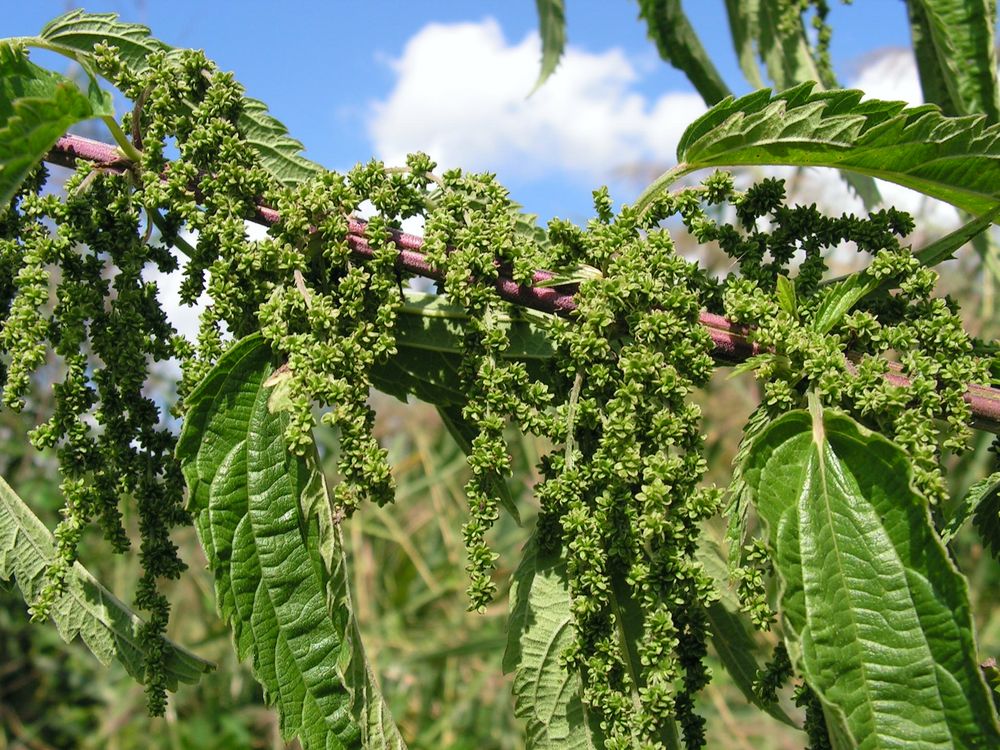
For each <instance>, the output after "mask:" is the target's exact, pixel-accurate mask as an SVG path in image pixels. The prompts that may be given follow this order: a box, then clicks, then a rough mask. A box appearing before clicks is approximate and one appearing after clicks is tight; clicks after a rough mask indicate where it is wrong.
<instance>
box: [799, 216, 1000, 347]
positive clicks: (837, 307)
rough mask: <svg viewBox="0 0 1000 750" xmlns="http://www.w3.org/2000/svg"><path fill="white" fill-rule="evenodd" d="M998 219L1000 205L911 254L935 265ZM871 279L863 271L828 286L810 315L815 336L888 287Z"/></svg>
mask: <svg viewBox="0 0 1000 750" xmlns="http://www.w3.org/2000/svg"><path fill="white" fill-rule="evenodd" d="M997 216H1000V205H998V206H997V207H996V208H994V209H993V210H992V211H989V212H988V213H986V214H984V215H983V216H981V217H979V218H978V219H973V220H972V221H969V222H966V223H965V224H963V225H962V226H960V227H959V228H958V229H956V230H955V231H954V232H951V233H950V234H947V235H945V236H944V237H942V238H940V239H938V240H935V241H934V242H932V243H930V244H929V245H926V246H924V247H922V248H920V250H918V251H917V252H916V253H914V254H913V257H915V258H916V259H917V260H918V261H919V262H920V263H921V264H922V265H924V266H929V267H932V266H936V265H937V264H938V263H941V262H943V261H946V260H949V259H950V258H952V257H953V256H954V253H955V251H956V250H958V249H959V248H960V247H962V245H964V244H965V243H967V242H969V241H970V240H972V239H973V238H974V237H976V236H978V235H979V234H980V233H981V232H982V231H983V230H985V229H988V228H989V226H990V225H991V224H992V223H993V222H994V221H995V220H996V218H997ZM887 285H888V284H887V283H886V282H884V281H880V280H879V279H876V278H875V277H873V276H871V275H870V274H869V273H868V272H867V271H866V270H861V271H858V272H856V273H852V274H849V275H848V276H845V277H843V278H841V279H837V280H836V281H833V282H831V283H830V287H829V289H828V290H826V292H825V296H824V297H823V300H822V301H821V302H820V303H819V306H818V307H817V308H816V312H815V313H814V314H813V320H812V324H811V326H810V327H811V328H812V330H814V331H816V332H817V333H827V332H828V331H830V330H832V329H833V328H834V327H835V326H837V325H839V324H840V321H841V320H843V318H844V316H845V315H846V314H847V313H848V312H850V311H851V309H853V307H854V306H855V305H856V304H858V302H860V301H861V300H862V299H864V298H865V297H867V296H868V295H869V294H872V293H873V292H875V291H877V290H878V289H880V288H882V287H885V286H887Z"/></svg>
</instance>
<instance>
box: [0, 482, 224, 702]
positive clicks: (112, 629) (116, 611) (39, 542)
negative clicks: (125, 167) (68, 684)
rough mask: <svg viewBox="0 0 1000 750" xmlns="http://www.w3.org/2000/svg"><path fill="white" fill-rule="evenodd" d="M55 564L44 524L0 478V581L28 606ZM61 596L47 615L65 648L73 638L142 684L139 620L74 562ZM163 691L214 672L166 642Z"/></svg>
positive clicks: (174, 688)
mask: <svg viewBox="0 0 1000 750" xmlns="http://www.w3.org/2000/svg"><path fill="white" fill-rule="evenodd" d="M55 559H56V548H55V541H54V539H53V537H52V534H51V533H50V532H49V530H48V529H47V528H46V527H45V524H43V523H42V522H41V520H39V518H38V517H37V516H36V515H35V514H34V513H32V512H31V508H29V507H28V506H27V504H26V503H25V502H24V501H23V500H22V499H21V498H20V497H18V496H17V494H16V493H15V492H14V490H12V489H11V487H10V485H8V484H7V482H6V481H4V479H3V478H2V477H0V581H10V580H12V579H13V580H14V581H15V582H16V583H17V586H18V588H19V589H20V590H21V594H22V596H23V597H24V600H25V601H26V602H28V603H29V604H30V603H31V602H33V601H34V600H35V599H36V598H37V597H38V595H39V594H40V593H41V591H42V588H43V586H44V585H45V571H46V570H47V569H48V568H49V566H50V565H51V564H52V563H53V562H54V561H55ZM66 584H67V587H66V592H65V593H64V594H63V595H62V596H61V597H60V598H59V599H58V600H57V601H56V602H55V604H54V606H53V607H52V611H51V616H52V619H53V621H54V623H55V625H56V628H57V629H58V630H59V635H60V636H62V638H63V640H64V641H66V642H67V643H68V642H70V641H72V640H73V639H74V638H76V637H77V636H80V638H81V639H82V640H83V642H84V643H85V644H86V645H87V648H89V649H90V651H91V652H92V653H93V654H94V656H96V657H97V659H98V660H99V661H100V662H101V663H102V664H104V665H107V664H110V663H111V662H112V661H117V662H118V663H119V664H121V665H122V666H123V667H124V668H125V671H126V672H128V674H129V675H130V676H131V677H132V678H134V679H135V680H137V681H138V682H142V681H143V677H144V670H145V667H144V665H145V659H146V657H145V655H144V654H143V651H142V647H141V646H140V645H139V636H138V633H139V628H140V627H141V626H142V620H140V619H139V617H138V616H137V615H136V614H135V613H134V612H132V610H130V609H129V608H128V607H127V606H126V605H125V604H124V603H122V602H121V601H120V600H119V599H118V598H117V597H115V595H114V594H112V593H111V592H110V591H108V590H107V589H106V588H104V586H102V585H101V584H100V583H99V582H98V581H97V579H95V578H94V577H93V576H92V575H91V574H90V573H89V572H88V571H87V569H86V568H84V567H83V566H82V565H81V564H80V563H76V564H75V565H74V566H73V567H72V569H71V570H70V572H69V574H68V576H67V578H66ZM161 642H162V644H163V648H164V650H165V652H166V655H167V658H166V677H167V680H168V683H167V687H168V688H169V689H170V690H176V689H177V685H178V683H181V682H185V683H194V682H197V681H198V679H199V678H200V677H201V675H202V674H204V673H206V672H210V671H212V670H213V669H214V668H215V667H214V665H212V664H211V663H210V662H207V661H205V660H204V659H201V658H199V657H198V656H196V655H195V654H193V653H191V652H190V651H188V650H187V649H185V648H183V647H182V646H179V645H177V644H175V643H173V642H172V641H169V640H167V639H166V638H163V639H161Z"/></svg>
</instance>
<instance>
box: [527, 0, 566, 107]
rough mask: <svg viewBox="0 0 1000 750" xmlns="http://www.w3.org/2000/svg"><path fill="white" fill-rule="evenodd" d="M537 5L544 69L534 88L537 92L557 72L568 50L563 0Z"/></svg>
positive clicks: (539, 1) (538, 1) (537, 0)
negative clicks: (565, 51) (560, 61)
mask: <svg viewBox="0 0 1000 750" xmlns="http://www.w3.org/2000/svg"><path fill="white" fill-rule="evenodd" d="M535 5H536V6H537V8H538V32H539V34H540V35H541V37H542V69H541V72H540V73H539V74H538V80H537V81H536V82H535V88H534V91H537V90H538V89H539V88H540V87H541V85H542V84H543V83H545V81H547V80H548V78H549V76H550V75H552V74H553V73H554V72H555V70H556V66H557V65H559V60H560V59H561V58H562V56H563V51H564V50H565V49H566V10H565V7H564V5H563V0H535Z"/></svg>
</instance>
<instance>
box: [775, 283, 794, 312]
mask: <svg viewBox="0 0 1000 750" xmlns="http://www.w3.org/2000/svg"><path fill="white" fill-rule="evenodd" d="M777 296H778V306H779V307H781V309H782V310H784V311H785V312H786V313H788V314H789V315H791V316H792V317H793V318H795V317H798V314H799V304H798V300H797V299H796V297H795V282H794V281H792V280H791V279H789V278H788V277H787V276H778V288H777Z"/></svg>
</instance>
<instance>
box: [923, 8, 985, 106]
mask: <svg viewBox="0 0 1000 750" xmlns="http://www.w3.org/2000/svg"><path fill="white" fill-rule="evenodd" d="M907 7H908V8H909V12H910V29H911V32H912V34H913V47H914V53H915V55H916V59H917V70H918V72H919V74H920V85H921V88H922V89H923V92H924V99H925V101H927V102H931V103H934V104H938V105H940V106H941V109H942V110H944V111H945V112H946V113H947V114H949V115H975V114H980V113H981V114H985V115H986V117H987V120H988V121H989V122H991V123H996V122H998V121H1000V109H998V106H997V72H996V69H997V56H996V47H995V41H994V31H993V29H994V26H995V24H996V0H910V2H908V3H907Z"/></svg>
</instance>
